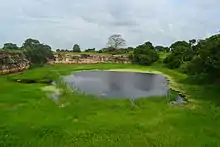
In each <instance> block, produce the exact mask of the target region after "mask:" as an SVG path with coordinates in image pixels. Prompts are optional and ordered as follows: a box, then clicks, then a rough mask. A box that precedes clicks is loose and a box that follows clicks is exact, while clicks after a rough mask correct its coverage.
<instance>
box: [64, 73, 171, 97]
mask: <svg viewBox="0 0 220 147" xmlns="http://www.w3.org/2000/svg"><path fill="white" fill-rule="evenodd" d="M63 79H64V81H65V82H66V84H67V85H68V86H70V87H73V88H74V89H79V90H81V91H83V92H85V93H86V94H92V95H97V96H102V97H107V98H140V97H150V96H163V95H166V94H167V92H168V89H169V83H168V81H167V79H166V77H165V76H163V75H160V74H150V73H136V72H114V71H81V72H76V73H74V74H72V75H69V76H65V77H63Z"/></svg>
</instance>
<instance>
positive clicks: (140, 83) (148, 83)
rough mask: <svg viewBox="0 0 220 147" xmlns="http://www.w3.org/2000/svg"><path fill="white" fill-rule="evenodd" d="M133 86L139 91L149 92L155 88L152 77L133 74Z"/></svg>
mask: <svg viewBox="0 0 220 147" xmlns="http://www.w3.org/2000/svg"><path fill="white" fill-rule="evenodd" d="M135 74H136V75H135V76H134V78H133V80H134V86H135V87H136V88H138V89H141V90H150V89H152V87H154V86H155V81H154V78H155V77H154V75H151V74H142V73H135Z"/></svg>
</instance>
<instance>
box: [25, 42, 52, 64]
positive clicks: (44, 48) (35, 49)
mask: <svg viewBox="0 0 220 147" xmlns="http://www.w3.org/2000/svg"><path fill="white" fill-rule="evenodd" d="M21 48H22V49H23V50H24V53H25V55H26V57H27V59H28V60H29V61H30V62H31V63H32V64H44V63H46V62H47V61H48V60H51V59H53V53H52V51H51V47H50V46H49V45H45V44H41V43H40V41H38V40H35V39H27V40H25V42H24V43H23V46H22V47H21Z"/></svg>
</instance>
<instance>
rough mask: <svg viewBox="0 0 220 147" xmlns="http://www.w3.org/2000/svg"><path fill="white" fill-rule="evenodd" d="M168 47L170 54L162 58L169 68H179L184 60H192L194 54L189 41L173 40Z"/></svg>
mask: <svg viewBox="0 0 220 147" xmlns="http://www.w3.org/2000/svg"><path fill="white" fill-rule="evenodd" d="M170 49H171V54H170V55H169V56H167V57H166V58H165V60H164V63H165V64H166V65H167V66H168V67H169V68H179V67H180V66H181V65H182V64H183V63H184V62H186V61H190V60H192V58H193V56H194V53H193V51H192V49H191V46H190V43H188V42H186V41H177V42H174V43H173V44H172V45H171V46H170Z"/></svg>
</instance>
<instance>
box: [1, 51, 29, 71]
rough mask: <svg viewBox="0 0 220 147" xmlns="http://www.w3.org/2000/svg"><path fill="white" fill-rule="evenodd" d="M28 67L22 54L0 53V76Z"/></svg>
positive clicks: (27, 62)
mask: <svg viewBox="0 0 220 147" xmlns="http://www.w3.org/2000/svg"><path fill="white" fill-rule="evenodd" d="M29 67H30V62H29V61H28V60H27V59H26V58H25V56H24V54H23V53H12V52H4V51H1V52H0V74H9V73H16V72H21V71H23V70H26V69H28V68H29Z"/></svg>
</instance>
